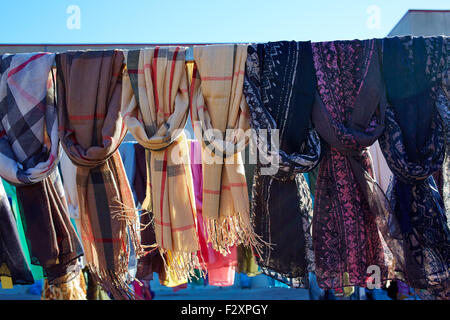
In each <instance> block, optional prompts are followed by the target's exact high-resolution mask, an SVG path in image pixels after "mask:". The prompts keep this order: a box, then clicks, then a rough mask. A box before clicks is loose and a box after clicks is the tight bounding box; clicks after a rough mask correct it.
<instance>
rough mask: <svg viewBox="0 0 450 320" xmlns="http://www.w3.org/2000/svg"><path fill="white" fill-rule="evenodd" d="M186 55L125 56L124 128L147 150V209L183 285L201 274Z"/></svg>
mask: <svg viewBox="0 0 450 320" xmlns="http://www.w3.org/2000/svg"><path fill="white" fill-rule="evenodd" d="M185 53H186V48H182V47H155V48H150V49H141V50H131V51H128V52H125V59H126V63H127V70H126V71H125V72H124V77H123V91H122V116H123V118H124V121H125V124H126V126H127V127H128V130H129V131H130V132H131V133H132V134H133V136H134V137H135V138H136V140H137V141H138V142H139V143H140V144H141V145H142V146H144V147H145V148H146V149H147V150H146V162H147V190H146V193H147V194H146V199H145V201H144V203H143V208H144V209H146V210H147V211H148V212H149V213H152V214H153V222H154V228H155V235H156V241H157V245H158V248H159V250H160V252H161V254H162V256H163V258H164V259H163V260H164V261H165V264H166V271H167V274H171V275H172V276H176V277H177V278H179V279H183V278H190V277H191V276H192V275H194V269H195V268H199V269H200V264H199V261H198V258H197V256H196V254H195V253H196V252H197V250H198V249H199V245H198V236H197V233H196V225H195V223H196V211H195V199H194V193H193V190H194V189H193V184H192V176H191V171H190V166H189V153H188V151H189V149H188V144H187V140H186V136H185V134H184V132H183V130H182V129H183V128H184V126H185V124H186V120H187V117H188V110H189V95H188V79H187V74H186V66H185ZM149 150H150V152H149ZM142 232H145V230H143V231H142Z"/></svg>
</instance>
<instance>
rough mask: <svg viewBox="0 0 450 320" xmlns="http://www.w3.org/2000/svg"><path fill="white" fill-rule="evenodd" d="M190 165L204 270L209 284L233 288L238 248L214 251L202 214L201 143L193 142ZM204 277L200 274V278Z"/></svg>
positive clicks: (191, 144)
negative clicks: (209, 241)
mask: <svg viewBox="0 0 450 320" xmlns="http://www.w3.org/2000/svg"><path fill="white" fill-rule="evenodd" d="M189 144H190V148H189V149H190V163H191V170H192V179H193V183H194V195H195V206H196V209H197V234H198V236H199V243H200V250H199V251H198V253H197V254H198V255H199V259H200V261H201V262H202V264H203V266H202V267H203V269H206V271H207V272H208V283H209V285H212V286H220V287H226V286H232V285H233V284H234V276H235V270H236V266H237V248H236V246H232V247H230V248H229V250H230V252H229V253H228V254H226V255H223V254H222V253H220V252H218V251H216V250H214V249H213V246H212V244H211V243H208V238H207V237H208V234H207V230H206V223H205V220H204V218H203V213H202V202H203V175H202V147H201V143H200V142H199V141H194V140H191V141H189ZM202 276H203V275H202V274H201V273H200V277H202Z"/></svg>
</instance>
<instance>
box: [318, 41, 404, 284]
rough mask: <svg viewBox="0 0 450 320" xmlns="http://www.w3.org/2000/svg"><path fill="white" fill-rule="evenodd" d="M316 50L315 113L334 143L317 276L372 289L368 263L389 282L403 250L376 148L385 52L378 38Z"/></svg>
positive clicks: (325, 165)
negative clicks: (377, 171)
mask: <svg viewBox="0 0 450 320" xmlns="http://www.w3.org/2000/svg"><path fill="white" fill-rule="evenodd" d="M312 48H313V58H314V64H315V69H316V76H317V88H318V93H317V96H316V99H315V103H314V107H313V112H312V118H313V123H314V125H315V128H316V130H317V131H318V132H319V134H320V136H321V137H322V138H323V139H324V141H325V142H326V143H327V144H328V147H327V149H326V150H325V153H324V157H323V159H322V162H321V164H320V168H319V174H318V177H317V184H316V195H315V198H314V217H313V243H314V253H315V257H316V274H317V279H318V282H319V284H320V285H321V287H323V288H331V289H333V288H341V287H343V286H361V287H366V286H367V283H366V280H367V278H368V276H370V271H368V270H370V269H368V268H369V267H370V266H373V265H376V266H378V267H379V271H380V273H379V276H380V278H379V280H380V281H381V283H384V282H385V281H386V280H388V279H390V278H391V277H392V276H393V275H392V274H391V273H390V271H392V269H393V259H392V255H393V252H391V251H390V250H399V247H398V244H396V243H395V242H394V241H391V237H390V233H389V230H388V215H389V205H388V203H387V200H386V199H385V196H384V193H383V191H382V189H381V188H380V187H379V186H378V184H377V183H376V181H375V180H374V174H373V166H372V160H371V158H370V154H369V150H368V149H369V148H368V147H369V146H370V145H372V144H373V143H374V142H375V141H376V140H377V138H378V137H379V136H380V135H381V134H382V132H383V130H384V113H385V110H386V104H387V103H386V96H385V91H384V84H383V82H382V77H381V73H380V59H381V58H380V53H379V51H380V49H379V46H378V45H377V42H376V41H375V40H364V41H359V40H355V41H333V42H321V43H313V44H312ZM391 242H392V243H391ZM387 244H389V247H388V246H387ZM395 252H397V251H395ZM397 256H398V255H397ZM396 262H398V263H400V261H396Z"/></svg>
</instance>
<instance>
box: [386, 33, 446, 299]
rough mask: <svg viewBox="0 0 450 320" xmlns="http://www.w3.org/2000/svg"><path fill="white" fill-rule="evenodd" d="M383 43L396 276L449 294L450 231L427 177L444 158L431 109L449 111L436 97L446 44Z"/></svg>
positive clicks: (427, 41) (439, 39)
mask: <svg viewBox="0 0 450 320" xmlns="http://www.w3.org/2000/svg"><path fill="white" fill-rule="evenodd" d="M382 43H383V75H384V79H385V82H386V90H387V97H388V100H389V107H388V108H387V111H386V130H385V132H384V134H383V135H382V136H381V137H380V140H379V141H380V146H381V149H382V151H383V154H384V156H385V158H386V161H387V163H388V165H389V167H390V168H391V170H392V172H393V173H394V179H393V181H392V183H391V186H390V190H389V192H388V197H389V199H390V201H391V206H392V208H393V210H394V211H393V215H394V217H395V218H396V219H397V220H398V221H399V223H400V231H399V233H400V234H401V236H402V244H403V251H404V255H403V257H402V258H403V259H404V265H403V266H401V267H402V268H397V271H398V272H399V273H401V274H402V275H401V276H400V279H403V278H404V279H405V282H406V283H407V284H408V285H409V286H410V287H413V288H418V289H428V288H429V289H432V290H435V289H436V287H444V288H446V287H447V288H448V286H449V272H450V230H449V228H448V225H447V217H446V214H445V209H444V204H443V201H442V199H441V197H440V195H439V192H438V191H437V187H436V184H435V182H434V179H433V177H432V176H431V175H432V173H433V172H435V171H437V170H438V169H439V168H440V167H441V165H442V163H443V160H444V156H445V135H444V124H443V122H442V119H441V118H440V116H439V112H438V110H437V108H436V104H437V103H438V100H439V99H442V100H441V101H440V104H442V105H446V106H448V105H449V99H448V96H447V95H446V94H444V95H442V94H440V93H441V92H442V91H441V90H443V88H445V82H444V78H445V77H448V75H447V74H445V72H448V70H449V61H450V60H449V59H450V57H449V56H448V54H449V44H448V41H447V39H446V38H443V37H429V38H428V37H427V38H423V37H418V38H415V37H401V38H398V37H395V38H386V39H383V42H382ZM399 79H401V81H399ZM449 298H450V297H447V299H449Z"/></svg>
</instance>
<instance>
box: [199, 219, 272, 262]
mask: <svg viewBox="0 0 450 320" xmlns="http://www.w3.org/2000/svg"><path fill="white" fill-rule="evenodd" d="M206 230H207V234H208V242H210V243H211V245H212V247H213V249H214V250H216V251H218V252H220V253H221V254H222V255H228V254H229V253H230V247H232V246H234V245H236V246H238V245H240V244H243V245H244V246H246V247H250V248H252V251H253V250H254V251H256V253H257V254H258V255H260V256H261V250H262V247H263V246H267V247H269V248H270V249H272V245H271V244H270V243H268V242H265V241H264V240H262V238H261V237H260V236H259V235H257V234H256V233H255V232H254V231H253V228H252V226H251V223H250V219H248V217H246V218H243V216H242V215H241V214H238V215H235V216H227V217H225V218H219V219H208V222H207V225H206Z"/></svg>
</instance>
